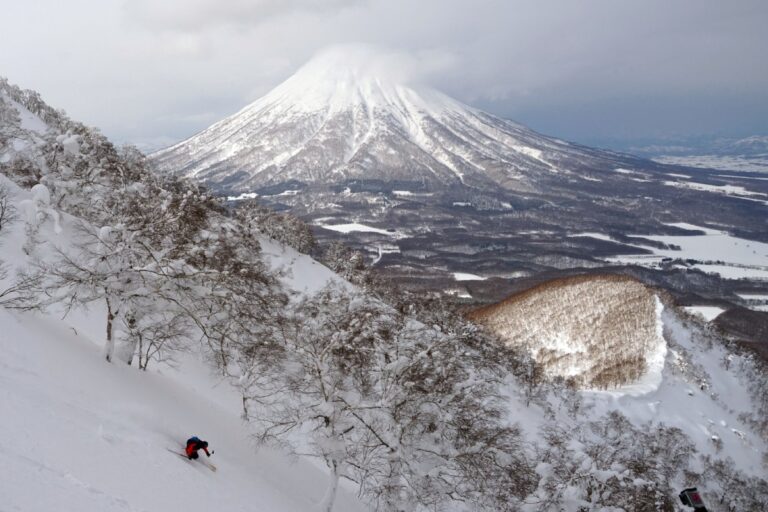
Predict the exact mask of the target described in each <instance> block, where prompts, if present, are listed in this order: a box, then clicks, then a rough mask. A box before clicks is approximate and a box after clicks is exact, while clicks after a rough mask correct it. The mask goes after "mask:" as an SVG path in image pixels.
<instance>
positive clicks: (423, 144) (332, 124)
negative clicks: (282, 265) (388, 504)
mask: <svg viewBox="0 0 768 512" xmlns="http://www.w3.org/2000/svg"><path fill="white" fill-rule="evenodd" d="M377 59H378V57H377V56H376V55H375V54H372V53H371V51H370V50H369V49H367V48H360V47H337V48H334V49H332V50H326V51H325V52H321V53H320V54H318V55H317V56H316V57H315V58H314V59H313V60H311V61H310V62H308V63H307V64H305V65H304V66H303V67H302V68H301V69H299V70H298V71H297V72H296V74H294V75H293V76H291V77H290V78H289V79H288V80H286V81H285V82H283V83H282V84H280V85H278V86H277V87H276V88H275V89H273V90H272V91H271V92H269V93H268V94H267V95H265V96H263V97H262V98H260V99H258V100H256V101H255V102H253V103H252V104H251V105H248V106H247V107H245V108H244V109H243V110H241V111H240V112H238V113H236V114H234V115H233V116H231V117H229V118H227V119H224V120H222V121H220V122H218V123H216V124H214V125H212V126H211V127H210V128H208V129H206V130H204V131H203V132H201V133H199V134H197V135H195V136H193V137H191V138H189V139H187V140H185V141H183V142H180V143H179V144H176V145H175V146H172V147H170V148H168V149H165V150H162V151H159V152H157V153H155V154H154V155H152V158H153V160H154V161H155V162H156V164H157V165H158V167H159V168H160V169H162V170H164V171H167V172H173V173H181V174H183V175H186V176H190V177H194V178H196V179H198V180H201V181H203V182H205V183H206V184H207V185H208V186H211V187H213V188H218V189H222V190H226V191H240V192H247V191H250V190H253V189H254V188H258V187H261V186H265V185H273V184H279V183H283V182H289V181H291V180H296V181H300V182H303V183H308V184H329V183H340V182H343V181H345V180H355V179H358V180H383V181H387V182H393V181H401V182H409V183H413V184H417V185H418V184H420V185H421V186H422V187H426V188H433V187H435V186H446V185H451V184H454V185H455V184H465V185H473V186H481V187H482V186H485V187H494V186H498V184H501V185H503V186H505V187H509V188H512V189H515V190H526V189H530V188H531V187H533V183H532V182H531V180H530V178H531V176H535V175H536V174H538V173H560V172H566V171H574V170H578V169H579V168H581V167H583V166H585V165H587V164H589V165H590V166H591V167H593V168H599V167H607V166H609V165H611V164H612V163H615V161H618V160H620V159H619V158H618V157H617V156H616V155H612V154H610V153H600V152H596V151H592V150H587V149H586V148H581V147H578V146H575V145H572V144H568V143H565V142H563V141H559V140H556V139H552V138H548V137H545V136H542V135H540V134H537V133H535V132H533V131H531V130H529V129H527V128H525V127H524V126H521V125H519V124H516V123H513V122H511V121H507V120H503V119H500V118H497V117H495V116H492V115H490V114H487V113H485V112H481V111H479V110H477V109H474V108H471V107H469V106H467V105H464V104H462V103H460V102H458V101H456V100H454V99H452V98H450V97H448V96H446V95H444V94H442V93H440V92H438V91H436V90H433V89H429V88H424V87H418V86H411V85H408V84H406V83H401V82H399V81H397V80H393V79H392V72H391V70H387V71H385V70H383V69H382V67H381V66H378V65H377V62H378V60H377Z"/></svg>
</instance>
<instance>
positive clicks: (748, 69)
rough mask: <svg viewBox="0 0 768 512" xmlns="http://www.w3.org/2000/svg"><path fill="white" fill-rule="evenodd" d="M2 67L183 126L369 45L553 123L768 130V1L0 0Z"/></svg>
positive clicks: (589, 138)
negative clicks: (328, 50)
mask: <svg viewBox="0 0 768 512" xmlns="http://www.w3.org/2000/svg"><path fill="white" fill-rule="evenodd" d="M0 12H2V29H0V76H6V77H7V78H8V79H9V80H10V81H11V82H12V83H15V84H18V85H20V86H21V87H24V88H31V89H35V90H38V91H39V92H41V93H42V94H43V97H44V99H45V100H46V101H47V102H48V103H50V104H51V105H53V106H54V107H56V108H63V109H65V110H66V111H67V112H68V113H69V114H70V116H71V117H73V118H74V119H77V120H80V121H83V122H85V123H87V124H89V125H93V126H97V127H100V128H101V129H102V131H103V132H104V133H105V134H107V135H108V136H110V137H112V138H113V139H115V140H117V141H120V142H124V141H129V142H134V143H140V144H148V145H153V146H158V145H163V144H167V143H171V142H174V141H177V140H180V139H183V138H185V137H187V136H189V135H192V134H193V133H195V132H197V131H199V130H201V129H202V128H205V127H206V126H208V125H209V124H211V123H213V122H215V121H217V120H218V119H221V118H223V117H225V116H227V115H229V114H231V113H233V112H235V111H237V110H239V109H240V108H241V107H243V106H245V105H246V104H247V103H249V102H251V101H253V100H255V99H256V98H258V97H259V96H260V95H262V94H264V93H265V92H266V91H268V90H269V89H270V88H272V87H273V86H275V85H277V84H278V83H279V82H281V81H282V80H284V79H285V78H287V77H288V76H289V75H290V74H291V73H292V72H293V71H295V70H296V69H297V68H298V67H299V66H301V64H303V63H304V62H305V61H306V60H308V59H309V58H310V57H311V56H312V55H313V54H314V53H316V52H317V51H318V50H320V49H322V48H324V47H326V46H328V45H334V44H343V43H369V44H374V45H377V46H379V47H383V48H387V49H390V50H393V51H397V52H403V53H410V54H413V55H414V56H416V58H417V59H418V61H419V62H423V63H425V67H426V68H428V73H425V75H424V77H423V79H424V80H427V81H429V82H430V84H431V85H433V86H435V87H437V88H439V89H441V90H443V91H444V92H446V93H448V94H450V95H452V96H455V97H457V98H458V99H460V100H462V101H464V102H466V103H469V104H471V105H473V106H476V107H479V108H483V109H485V110H488V111H490V112H492V113H494V114H497V115H501V116H504V117H508V118H512V119H514V120H516V121H518V122H522V123H524V124H527V125H529V126H531V127H532V128H534V129H537V130H539V131H541V132H543V133H547V134H551V135H556V136H559V137H564V138H567V139H570V140H575V141H580V142H587V143H599V142H600V141H604V140H608V139H610V138H620V139H640V138H658V137H667V136H675V135H683V136H685V135H701V134H715V133H717V134H723V135H733V136H741V135H749V134H768V57H767V55H768V29H767V28H766V27H767V26H768V1H766V0H636V1H630V0H625V1H622V0H549V1H542V0H535V1H517V0H67V1H62V0H24V1H21V0H19V1H4V2H3V4H2V8H1V9H0Z"/></svg>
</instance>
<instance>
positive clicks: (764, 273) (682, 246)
mask: <svg viewBox="0 0 768 512" xmlns="http://www.w3.org/2000/svg"><path fill="white" fill-rule="evenodd" d="M670 225H671V226H675V227H678V228H682V229H686V230H698V231H703V232H704V234H703V235H699V234H691V235H688V236H681V235H630V236H633V237H635V238H638V240H637V243H636V244H633V245H628V244H624V245H626V246H627V248H628V249H627V252H628V253H629V252H630V251H631V248H632V247H638V248H643V249H647V250H650V251H652V252H653V254H640V255H633V254H631V253H630V254H626V255H619V256H611V257H608V258H605V259H606V261H609V262H612V263H621V264H633V265H643V266H648V267H654V266H657V265H659V263H661V261H662V260H663V259H664V258H673V259H694V260H697V261H701V262H704V263H697V264H695V265H692V267H693V268H697V269H700V270H702V271H704V272H708V273H717V274H720V275H721V276H722V277H724V278H726V279H741V278H747V279H768V244H765V243H762V242H756V241H753V240H745V239H743V238H738V237H735V236H732V235H730V234H728V233H726V232H725V231H719V230H716V229H710V228H706V227H701V226H694V225H692V224H686V223H675V224H670ZM570 236H572V237H589V238H595V239H598V240H606V241H612V242H614V243H623V242H619V241H617V240H615V239H613V238H611V237H610V236H608V235H604V234H601V233H575V234H572V235H570ZM640 238H645V239H648V240H654V241H657V242H662V243H664V244H666V245H667V246H669V248H667V249H660V248H657V247H653V246H650V245H644V244H643V242H642V240H641V239H640ZM673 246H677V247H679V249H677V248H673Z"/></svg>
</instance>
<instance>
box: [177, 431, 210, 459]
mask: <svg viewBox="0 0 768 512" xmlns="http://www.w3.org/2000/svg"><path fill="white" fill-rule="evenodd" d="M198 450H203V451H204V452H205V454H206V455H207V456H208V457H210V456H211V455H213V450H211V451H210V452H208V441H203V440H201V439H199V438H198V437H197V436H192V437H190V438H189V439H187V447H186V448H185V450H184V451H185V452H186V454H187V457H188V458H189V460H192V459H196V458H197V457H198V455H197V451H198Z"/></svg>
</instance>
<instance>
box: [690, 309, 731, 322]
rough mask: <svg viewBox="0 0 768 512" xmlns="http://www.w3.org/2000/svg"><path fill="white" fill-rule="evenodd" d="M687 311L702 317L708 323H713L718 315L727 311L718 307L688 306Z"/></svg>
mask: <svg viewBox="0 0 768 512" xmlns="http://www.w3.org/2000/svg"><path fill="white" fill-rule="evenodd" d="M685 310H686V311H688V312H690V313H693V314H696V315H701V317H702V318H704V320H706V321H707V322H711V321H712V320H714V319H715V318H717V315H719V314H720V313H722V312H723V311H725V309H723V308H719V307H717V306H688V307H686V308H685Z"/></svg>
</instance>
